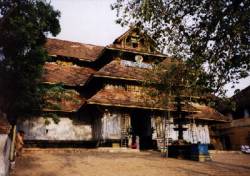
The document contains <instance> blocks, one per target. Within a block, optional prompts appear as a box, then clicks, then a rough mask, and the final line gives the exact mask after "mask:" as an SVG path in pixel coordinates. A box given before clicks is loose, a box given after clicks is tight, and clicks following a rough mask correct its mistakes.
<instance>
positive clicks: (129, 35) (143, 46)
mask: <svg viewBox="0 0 250 176" xmlns="http://www.w3.org/2000/svg"><path fill="white" fill-rule="evenodd" d="M112 46H113V47H116V48H121V49H128V50H134V51H140V52H148V53H159V52H158V51H157V45H156V43H155V42H154V41H153V40H152V39H151V38H150V37H149V36H148V35H147V34H146V33H143V32H141V30H140V29H139V28H137V27H133V28H130V29H129V30H128V31H127V32H125V33H124V34H122V35H121V36H120V37H118V38H117V39H116V40H115V41H114V42H113V45H112Z"/></svg>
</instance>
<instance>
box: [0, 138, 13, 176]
mask: <svg viewBox="0 0 250 176" xmlns="http://www.w3.org/2000/svg"><path fill="white" fill-rule="evenodd" d="M10 144H11V140H10V139H9V137H8V135H7V134H0V176H7V175H8V173H9V164H10V162H9V154H10Z"/></svg>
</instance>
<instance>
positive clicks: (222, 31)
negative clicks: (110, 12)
mask: <svg viewBox="0 0 250 176" xmlns="http://www.w3.org/2000/svg"><path fill="white" fill-rule="evenodd" d="M249 4H250V1H248V0H216V1H209V0H201V1H196V0H191V1H185V0H141V1H140V0H117V2H116V3H113V4H112V5H111V7H112V9H115V10H116V11H117V16H118V19H117V23H120V24H121V25H131V24H139V25H141V27H142V28H143V29H144V30H145V31H147V32H148V33H149V34H150V35H151V36H152V37H153V39H156V41H158V44H159V46H161V48H162V49H165V51H166V52H167V53H168V54H169V55H171V56H174V57H177V58H185V60H186V61H187V63H188V64H189V66H190V68H191V69H195V70H199V69H201V68H203V69H205V70H206V72H205V73H206V74H203V76H202V77H200V78H202V79H203V80H202V81H201V82H203V83H204V84H206V85H207V87H208V88H210V89H211V90H212V91H213V92H214V93H217V94H223V93H224V89H223V86H224V85H225V84H226V83H228V82H234V83H237V81H238V80H239V79H240V78H243V77H246V76H248V72H249V70H250V58H249V52H250V49H249V42H250V28H249V26H250V6H249Z"/></svg>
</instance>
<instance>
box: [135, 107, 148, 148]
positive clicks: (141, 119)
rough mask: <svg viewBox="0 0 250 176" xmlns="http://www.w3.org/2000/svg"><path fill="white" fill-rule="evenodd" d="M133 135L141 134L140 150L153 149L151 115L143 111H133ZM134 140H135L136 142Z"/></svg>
mask: <svg viewBox="0 0 250 176" xmlns="http://www.w3.org/2000/svg"><path fill="white" fill-rule="evenodd" d="M131 126H132V136H133V140H134V141H135V139H136V136H139V143H140V144H139V145H140V150H146V149H152V129H151V119H150V116H149V115H148V114H147V113H145V112H141V111H134V112H132V113H131ZM134 141H133V142H134Z"/></svg>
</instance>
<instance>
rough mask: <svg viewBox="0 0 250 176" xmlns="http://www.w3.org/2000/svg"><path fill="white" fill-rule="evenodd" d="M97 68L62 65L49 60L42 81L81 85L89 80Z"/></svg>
mask: <svg viewBox="0 0 250 176" xmlns="http://www.w3.org/2000/svg"><path fill="white" fill-rule="evenodd" d="M94 72H95V70H93V69H91V68H88V67H79V66H76V65H62V64H58V63H56V62H47V63H46V64H45V65H44V69H43V75H42V82H44V83H52V84H58V83H63V84H64V85H68V86H81V85H84V83H85V82H86V81H87V80H88V78H89V77H90V75H91V74H93V73H94Z"/></svg>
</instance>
